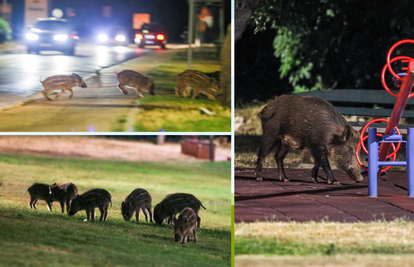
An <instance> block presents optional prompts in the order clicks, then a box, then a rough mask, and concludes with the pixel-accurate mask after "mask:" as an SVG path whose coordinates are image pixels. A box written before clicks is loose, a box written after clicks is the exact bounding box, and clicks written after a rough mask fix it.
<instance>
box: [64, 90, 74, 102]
mask: <svg viewBox="0 0 414 267" xmlns="http://www.w3.org/2000/svg"><path fill="white" fill-rule="evenodd" d="M65 89H66V91H68V92H69V93H70V96H69V99H71V98H72V97H73V90H72V88H70V87H68V88H65Z"/></svg>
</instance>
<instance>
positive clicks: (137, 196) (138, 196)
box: [121, 188, 153, 222]
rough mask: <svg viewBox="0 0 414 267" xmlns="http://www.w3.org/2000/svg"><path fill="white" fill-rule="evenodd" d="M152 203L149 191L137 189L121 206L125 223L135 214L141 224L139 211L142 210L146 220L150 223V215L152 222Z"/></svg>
mask: <svg viewBox="0 0 414 267" xmlns="http://www.w3.org/2000/svg"><path fill="white" fill-rule="evenodd" d="M151 202H152V197H151V195H150V193H148V191H147V190H145V189H142V188H137V189H135V190H134V191H132V193H131V194H129V195H128V196H127V197H126V198H125V200H124V201H122V204H121V210H122V216H123V217H124V220H125V221H129V220H130V219H131V217H132V215H134V213H135V218H136V219H137V222H139V210H140V209H141V210H142V212H143V213H144V215H145V220H146V221H147V222H148V213H149V216H150V221H151V222H153V220H152V211H151Z"/></svg>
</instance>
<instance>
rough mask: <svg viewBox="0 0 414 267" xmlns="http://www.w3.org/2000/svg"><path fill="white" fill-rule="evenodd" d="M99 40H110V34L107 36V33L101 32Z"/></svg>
mask: <svg viewBox="0 0 414 267" xmlns="http://www.w3.org/2000/svg"><path fill="white" fill-rule="evenodd" d="M98 40H99V41H101V42H105V41H108V36H106V35H105V34H99V35H98Z"/></svg>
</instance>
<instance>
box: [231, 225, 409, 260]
mask: <svg viewBox="0 0 414 267" xmlns="http://www.w3.org/2000/svg"><path fill="white" fill-rule="evenodd" d="M413 234H414V223H413V222H409V221H406V220H402V219H398V220H394V221H391V222H386V221H381V220H379V221H375V222H371V223H363V222H360V223H333V222H307V223H298V222H289V223H286V222H257V223H250V224H247V223H240V224H236V225H235V254H236V255H239V256H240V257H239V259H240V261H241V262H243V264H241V265H238V264H236V266H249V265H250V263H249V262H251V260H252V259H257V258H258V257H259V256H252V255H261V256H260V258H261V260H263V262H264V265H262V264H260V265H261V266H272V265H269V262H268V259H270V258H272V259H274V258H278V257H280V256H282V257H281V258H278V259H279V260H278V261H276V262H278V263H279V264H282V262H283V261H284V260H283V259H285V260H286V259H288V260H287V262H290V263H289V264H287V262H285V263H286V265H285V264H283V265H281V266H293V265H292V264H293V263H295V264H298V265H297V266H325V265H318V264H317V263H320V262H322V259H324V260H326V262H325V263H327V262H329V261H330V260H332V259H334V256H335V257H337V261H338V262H337V264H338V265H326V266H341V264H343V263H344V262H347V263H348V264H349V265H343V266H354V265H352V264H351V263H353V260H351V259H352V258H353V257H356V256H360V255H364V256H365V259H366V261H368V262H370V261H371V260H372V259H373V258H378V255H382V256H384V255H391V256H393V257H394V258H398V257H403V258H405V259H410V260H412V259H414V257H413V256H412V255H413V253H414V240H413V239H412V235H413ZM241 255H243V256H241ZM264 256H266V257H264ZM275 256H278V257H275ZM309 256H310V257H313V258H314V259H315V265H307V264H309V262H307V261H305V260H304V258H305V257H309ZM236 258H237V257H236ZM345 259H346V260H345ZM266 262H268V264H266ZM236 263H237V260H236ZM256 263H257V262H256ZM355 266H365V265H355ZM385 266H397V265H385Z"/></svg>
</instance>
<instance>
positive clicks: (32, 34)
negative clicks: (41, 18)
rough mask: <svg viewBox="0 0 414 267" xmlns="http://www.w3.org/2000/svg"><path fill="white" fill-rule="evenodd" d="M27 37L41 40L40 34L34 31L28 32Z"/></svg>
mask: <svg viewBox="0 0 414 267" xmlns="http://www.w3.org/2000/svg"><path fill="white" fill-rule="evenodd" d="M26 39H28V40H39V35H37V34H34V33H30V32H29V33H26Z"/></svg>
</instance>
